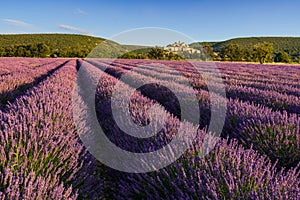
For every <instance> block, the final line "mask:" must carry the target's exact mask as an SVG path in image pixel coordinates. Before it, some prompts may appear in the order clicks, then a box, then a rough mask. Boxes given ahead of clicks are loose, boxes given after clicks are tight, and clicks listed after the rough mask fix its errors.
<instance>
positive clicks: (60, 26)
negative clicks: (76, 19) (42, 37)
mask: <svg viewBox="0 0 300 200" xmlns="http://www.w3.org/2000/svg"><path fill="white" fill-rule="evenodd" d="M58 27H59V28H60V29H64V30H67V31H72V32H75V33H82V34H92V33H93V32H91V31H88V30H83V29H80V28H76V27H73V26H69V25H64V24H60V25H58Z"/></svg>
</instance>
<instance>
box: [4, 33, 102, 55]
mask: <svg viewBox="0 0 300 200" xmlns="http://www.w3.org/2000/svg"><path fill="white" fill-rule="evenodd" d="M102 41H104V39H102V38H95V37H91V36H84V35H73V34H20V35H0V56H7V57H12V56H14V57H86V56H87V55H88V54H89V52H91V51H92V50H93V49H94V48H95V47H96V46H97V45H98V44H100V43H101V42H102Z"/></svg>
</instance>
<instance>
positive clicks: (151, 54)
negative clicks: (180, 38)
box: [119, 47, 184, 60]
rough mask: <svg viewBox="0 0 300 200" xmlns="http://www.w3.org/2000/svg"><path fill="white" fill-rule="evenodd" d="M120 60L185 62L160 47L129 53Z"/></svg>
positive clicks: (180, 57)
mask: <svg viewBox="0 0 300 200" xmlns="http://www.w3.org/2000/svg"><path fill="white" fill-rule="evenodd" d="M119 58H124V59H153V60H183V59H184V58H183V57H182V56H180V55H178V54H175V53H173V52H169V51H166V50H164V49H162V48H160V47H153V48H142V49H137V50H134V51H130V52H127V53H125V54H123V55H121V56H120V57H119Z"/></svg>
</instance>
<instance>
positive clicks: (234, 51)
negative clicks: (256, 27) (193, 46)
mask: <svg viewBox="0 0 300 200" xmlns="http://www.w3.org/2000/svg"><path fill="white" fill-rule="evenodd" d="M205 49H206V51H207V52H208V53H209V55H210V56H211V58H212V59H213V60H215V61H245V62H259V63H272V62H281V63H291V62H292V59H291V56H290V55H289V54H288V53H287V52H285V51H279V52H275V50H274V47H273V44H272V43H268V42H261V43H257V44H254V45H253V46H251V47H248V48H246V47H241V46H240V45H238V44H229V45H227V46H224V47H222V48H221V49H220V51H219V52H214V51H213V48H212V47H210V46H205ZM294 62H299V63H300V59H299V60H295V61H294Z"/></svg>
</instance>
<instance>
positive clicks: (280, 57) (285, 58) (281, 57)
mask: <svg viewBox="0 0 300 200" xmlns="http://www.w3.org/2000/svg"><path fill="white" fill-rule="evenodd" d="M274 61H275V62H283V63H290V62H291V58H290V55H289V54H288V53H287V52H284V51H282V52H279V53H276V54H275V57H274Z"/></svg>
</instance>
